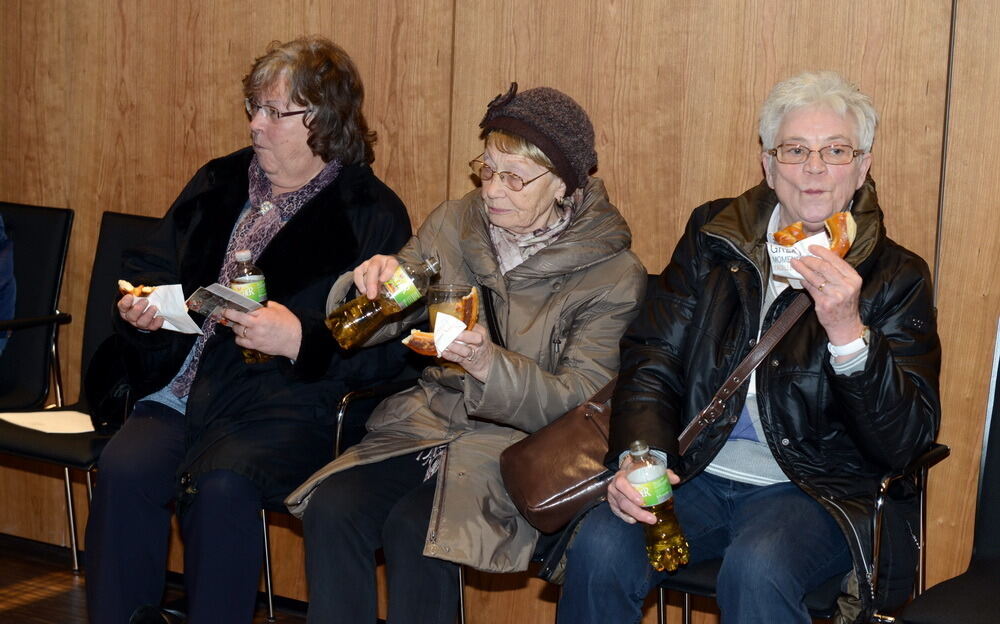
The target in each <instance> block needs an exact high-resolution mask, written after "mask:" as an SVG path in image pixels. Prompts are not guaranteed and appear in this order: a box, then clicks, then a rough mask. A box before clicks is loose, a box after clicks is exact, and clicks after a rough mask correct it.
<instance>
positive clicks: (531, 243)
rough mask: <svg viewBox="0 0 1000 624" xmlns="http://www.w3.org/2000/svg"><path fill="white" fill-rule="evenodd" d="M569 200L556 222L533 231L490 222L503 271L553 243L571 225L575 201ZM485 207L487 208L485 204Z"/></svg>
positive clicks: (501, 270)
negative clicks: (526, 231)
mask: <svg viewBox="0 0 1000 624" xmlns="http://www.w3.org/2000/svg"><path fill="white" fill-rule="evenodd" d="M567 200H568V201H565V202H563V205H562V206H561V208H562V215H560V217H559V219H558V220H556V222H555V223H553V224H552V225H550V226H547V227H543V228H539V229H537V230H535V231H533V232H528V233H526V234H517V233H515V232H511V231H510V230H505V229H504V228H502V227H497V226H495V225H493V224H492V223H490V224H489V226H490V240H492V241H493V248H494V249H496V251H497V263H498V264H499V265H500V272H501V273H503V274H504V275H506V274H507V272H508V271H510V270H511V269H513V268H514V267H516V266H517V265H519V264H521V263H522V262H524V261H525V260H527V259H528V258H530V257H531V256H533V255H535V254H536V253H537V252H538V251H539V250H540V249H542V248H544V247H545V246H547V245H549V244H550V243H552V241H554V240H555V239H557V238H558V237H559V235H560V234H562V233H563V231H565V229H566V228H567V227H569V224H570V222H571V221H572V220H573V202H572V201H569V200H570V198H567ZM559 208H560V206H559V205H558V204H557V206H556V210H559ZM483 209H484V210H485V209H486V208H485V206H484V207H483Z"/></svg>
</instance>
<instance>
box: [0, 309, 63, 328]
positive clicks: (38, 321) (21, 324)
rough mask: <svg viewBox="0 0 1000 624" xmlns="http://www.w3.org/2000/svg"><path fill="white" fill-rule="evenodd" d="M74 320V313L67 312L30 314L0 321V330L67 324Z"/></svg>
mask: <svg viewBox="0 0 1000 624" xmlns="http://www.w3.org/2000/svg"><path fill="white" fill-rule="evenodd" d="M72 320H73V315H71V314H68V313H66V312H56V313H55V314H47V315H45V316H30V317H25V318H16V319H10V320H9V321H0V331H7V330H15V329H29V328H31V327H41V326H43V325H53V324H54V325H65V324H67V323H69V322H70V321H72Z"/></svg>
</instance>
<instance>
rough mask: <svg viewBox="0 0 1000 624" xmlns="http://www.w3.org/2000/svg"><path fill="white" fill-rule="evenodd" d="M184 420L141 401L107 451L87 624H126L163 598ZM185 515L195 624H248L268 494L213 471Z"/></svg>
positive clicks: (95, 515) (90, 555)
mask: <svg viewBox="0 0 1000 624" xmlns="http://www.w3.org/2000/svg"><path fill="white" fill-rule="evenodd" d="M183 457H184V416H183V415H182V414H180V413H178V412H177V411H175V410H172V409H170V408H168V407H166V406H164V405H161V404H159V403H153V402H148V401H143V402H140V403H138V404H136V407H135V411H134V412H133V413H132V416H130V417H129V418H128V420H127V421H126V422H125V425H124V426H123V427H122V429H121V430H120V431H119V432H118V433H117V434H115V436H114V437H113V438H112V439H111V441H110V442H109V443H108V445H107V447H106V448H105V449H104V452H103V453H102V454H101V460H100V463H99V465H98V468H99V472H98V482H97V486H96V487H95V488H94V500H93V502H92V504H91V511H90V519H89V521H88V522H87V536H86V538H87V541H86V555H85V556H86V559H85V562H86V569H87V571H86V582H87V612H88V614H89V616H90V624H126V623H127V622H128V621H129V617H130V616H131V614H132V612H133V611H134V610H135V609H137V608H138V607H140V606H142V605H146V604H151V605H158V604H160V600H161V598H162V596H163V588H164V581H165V577H166V566H167V540H168V537H169V534H170V519H171V516H172V514H173V509H172V501H173V499H174V496H175V494H176V492H177V480H176V477H175V473H176V471H177V468H178V466H179V465H180V462H181V460H182V459H183ZM194 485H195V487H196V488H197V490H198V492H197V494H196V495H195V496H194V497H193V502H192V503H191V505H190V506H189V507H188V508H187V509H186V510H185V512H184V514H183V515H182V517H181V534H182V536H183V538H184V584H185V590H186V592H187V597H188V619H187V621H188V623H189V624H228V623H232V624H249V623H250V622H251V621H252V620H253V612H254V606H255V603H256V599H257V584H258V581H259V579H260V568H261V564H262V562H263V550H264V549H263V538H262V535H261V524H260V510H261V493H260V491H259V489H258V488H257V486H256V485H254V483H253V482H251V481H250V480H249V479H247V478H245V477H243V476H241V475H238V474H236V473H233V472H229V471H225V470H217V471H213V472H209V473H206V474H204V475H202V476H201V477H199V478H198V481H197V483H195V484H194Z"/></svg>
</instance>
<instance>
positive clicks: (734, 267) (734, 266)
mask: <svg viewBox="0 0 1000 624" xmlns="http://www.w3.org/2000/svg"><path fill="white" fill-rule="evenodd" d="M739 270H740V267H739V266H737V265H735V264H731V265H729V271H730V272H732V273H736V272H738V271H739Z"/></svg>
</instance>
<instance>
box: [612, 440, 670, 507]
mask: <svg viewBox="0 0 1000 624" xmlns="http://www.w3.org/2000/svg"><path fill="white" fill-rule="evenodd" d="M631 465H632V458H631V457H630V456H628V455H626V456H625V461H624V462H622V465H621V466H619V468H618V472H617V473H616V474H615V477H614V479H612V480H611V483H609V484H608V504H609V505H610V506H611V512H612V513H613V514H615V515H616V516H618V517H619V518H621V519H622V520H624V521H625V522H628V523H629V524H635V523H636V521H639V522H642V523H644V524H654V523H655V522H656V516H655V515H653V514H652V513H651V512H649V511H647V510H646V509H644V508H643V506H642V496H641V495H640V494H639V492H638V491H637V490H636V489H635V488H634V487H632V484H631V483H629V481H628V473H629V472H630V471H631V468H630V467H631ZM667 478H668V479H669V480H670V484H671V485H677V484H678V483H680V482H681V479H680V477H678V476H677V475H676V474H674V471H673V470H670V469H669V468H668V469H667Z"/></svg>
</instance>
